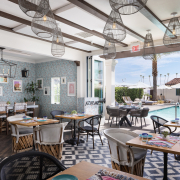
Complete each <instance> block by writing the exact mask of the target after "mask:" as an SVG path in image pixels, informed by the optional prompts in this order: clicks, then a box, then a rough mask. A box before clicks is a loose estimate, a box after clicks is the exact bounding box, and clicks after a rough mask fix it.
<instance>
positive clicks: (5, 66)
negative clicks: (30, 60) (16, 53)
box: [0, 47, 17, 78]
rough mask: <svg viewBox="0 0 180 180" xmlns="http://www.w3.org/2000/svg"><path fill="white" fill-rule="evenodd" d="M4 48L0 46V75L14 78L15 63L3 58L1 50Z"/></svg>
mask: <svg viewBox="0 0 180 180" xmlns="http://www.w3.org/2000/svg"><path fill="white" fill-rule="evenodd" d="M4 49H5V48H2V47H0V52H1V60H0V77H4V78H14V77H15V75H16V68H17V64H15V63H12V62H9V61H7V60H4V59H3V50H4Z"/></svg>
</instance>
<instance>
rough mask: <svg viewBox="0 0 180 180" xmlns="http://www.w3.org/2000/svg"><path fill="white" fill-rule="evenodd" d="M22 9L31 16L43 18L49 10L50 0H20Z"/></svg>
mask: <svg viewBox="0 0 180 180" xmlns="http://www.w3.org/2000/svg"><path fill="white" fill-rule="evenodd" d="M18 3H19V7H20V9H21V10H22V11H23V12H24V13H25V14H26V15H27V16H29V17H32V18H33V17H34V16H35V14H36V12H38V14H37V15H36V17H37V18H41V17H43V16H44V15H46V14H47V12H48V11H49V0H18Z"/></svg>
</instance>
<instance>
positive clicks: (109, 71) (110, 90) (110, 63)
mask: <svg viewBox="0 0 180 180" xmlns="http://www.w3.org/2000/svg"><path fill="white" fill-rule="evenodd" d="M117 63H118V61H117V60H114V59H111V60H106V61H105V67H106V106H107V105H113V106H114V105H115V66H116V64H117ZM105 112H106V110H105ZM105 118H106V119H108V118H109V117H108V115H107V112H106V113H105Z"/></svg>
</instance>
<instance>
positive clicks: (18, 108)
mask: <svg viewBox="0 0 180 180" xmlns="http://www.w3.org/2000/svg"><path fill="white" fill-rule="evenodd" d="M26 112H27V103H16V102H15V103H14V115H16V114H25V115H26Z"/></svg>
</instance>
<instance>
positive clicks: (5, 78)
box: [0, 74, 9, 83]
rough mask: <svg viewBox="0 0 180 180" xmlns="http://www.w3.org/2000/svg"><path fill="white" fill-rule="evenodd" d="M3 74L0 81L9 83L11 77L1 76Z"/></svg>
mask: <svg viewBox="0 0 180 180" xmlns="http://www.w3.org/2000/svg"><path fill="white" fill-rule="evenodd" d="M1 75H2V74H0V83H8V82H9V78H8V77H6V76H4V77H3V76H1Z"/></svg>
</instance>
